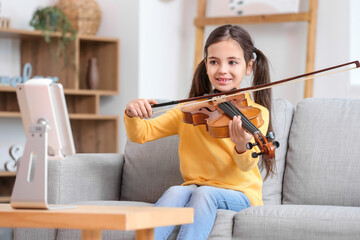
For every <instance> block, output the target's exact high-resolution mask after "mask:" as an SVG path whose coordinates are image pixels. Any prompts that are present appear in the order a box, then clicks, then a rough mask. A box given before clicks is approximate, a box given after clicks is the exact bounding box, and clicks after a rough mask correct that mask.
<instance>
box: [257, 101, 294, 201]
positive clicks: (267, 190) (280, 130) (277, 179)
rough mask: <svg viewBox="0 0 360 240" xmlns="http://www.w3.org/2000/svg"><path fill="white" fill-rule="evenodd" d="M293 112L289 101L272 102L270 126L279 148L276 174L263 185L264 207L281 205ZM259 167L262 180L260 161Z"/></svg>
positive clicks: (262, 171) (264, 170)
mask: <svg viewBox="0 0 360 240" xmlns="http://www.w3.org/2000/svg"><path fill="white" fill-rule="evenodd" d="M293 112H294V106H293V105H292V104H291V103H290V102H289V101H287V100H285V99H282V98H278V99H275V100H274V102H273V105H272V125H273V132H274V133H275V140H276V141H278V142H279V143H280V147H279V148H277V149H276V150H275V160H276V168H275V171H276V174H275V175H273V176H271V177H268V178H267V179H266V180H265V181H264V184H263V192H262V193H263V196H262V197H263V202H264V205H274V204H281V197H282V194H281V192H282V182H283V176H284V166H285V156H286V151H287V146H288V137H289V129H290V125H291V121H292V116H293ZM259 167H260V170H261V176H262V177H263V178H264V177H265V175H266V169H265V168H262V166H261V161H259Z"/></svg>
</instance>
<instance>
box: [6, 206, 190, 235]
mask: <svg viewBox="0 0 360 240" xmlns="http://www.w3.org/2000/svg"><path fill="white" fill-rule="evenodd" d="M193 217H194V211H193V209H192V208H165V207H164V208H163V207H126V206H85V205H78V206H77V207H76V208H74V209H66V210H65V209H64V210H29V209H13V208H12V207H11V206H10V204H0V227H10V228H17V227H25V228H71V229H74V228H75V229H81V230H82V239H83V240H84V239H101V235H102V234H101V231H102V230H125V231H129V230H135V231H136V240H139V239H154V228H155V227H162V226H169V225H181V224H188V223H192V222H193Z"/></svg>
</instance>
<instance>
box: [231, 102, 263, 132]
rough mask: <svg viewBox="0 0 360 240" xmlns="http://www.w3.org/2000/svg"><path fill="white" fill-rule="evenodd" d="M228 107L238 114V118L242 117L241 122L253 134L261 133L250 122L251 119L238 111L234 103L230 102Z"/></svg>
mask: <svg viewBox="0 0 360 240" xmlns="http://www.w3.org/2000/svg"><path fill="white" fill-rule="evenodd" d="M228 105H229V107H230V108H231V109H233V111H234V112H236V114H235V115H236V116H238V115H240V116H241V121H242V123H243V125H244V127H245V128H246V129H247V130H249V131H250V132H251V133H255V132H257V131H259V129H258V128H257V127H256V126H255V125H254V124H253V123H252V122H251V121H250V119H249V118H248V117H246V115H245V114H244V113H243V112H241V110H240V109H238V108H237V107H236V106H235V105H234V104H233V103H232V102H228Z"/></svg>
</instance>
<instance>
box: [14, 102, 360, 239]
mask: <svg viewBox="0 0 360 240" xmlns="http://www.w3.org/2000/svg"><path fill="white" fill-rule="evenodd" d="M359 118H360V100H347V99H315V98H313V99H306V100H303V101H301V102H300V103H299V104H298V105H297V107H296V109H294V107H293V106H292V105H291V104H290V103H289V102H287V101H286V100H283V99H276V100H275V101H274V106H273V116H272V119H273V124H274V132H275V134H276V139H277V141H279V142H280V148H278V149H277V150H276V162H277V170H276V171H277V174H276V175H275V176H274V177H272V178H269V179H268V180H266V181H265V182H264V187H263V201H264V206H258V207H250V208H248V209H245V210H243V211H241V212H233V211H227V210H218V212H217V218H216V222H215V225H214V227H213V229H212V232H211V234H210V236H209V239H277V240H278V239H286V240H288V239H334V240H335V239H336V240H338V239H360V143H359V140H358V136H360V124H359ZM177 142H178V138H177V136H171V137H167V138H164V139H160V140H157V141H153V142H149V143H146V144H136V143H132V142H128V143H127V145H126V148H125V152H124V154H123V155H122V154H79V155H76V156H73V157H69V158H67V159H65V160H62V161H50V162H49V201H50V202H52V203H61V204H63V203H74V202H75V203H76V204H92V205H93V204H107V205H151V204H152V203H154V202H155V201H156V200H157V199H158V198H159V197H160V195H161V194H162V193H163V192H164V191H165V190H166V189H167V188H168V187H170V186H172V185H177V184H181V183H182V178H181V175H180V173H179V167H178V155H177ZM263 173H264V171H262V174H263ZM119 200H120V201H119ZM14 232H15V239H27V240H28V239H80V231H78V230H65V229H59V230H49V229H15V231H14ZM133 238H134V233H133V232H120V231H119V232H117V231H104V232H103V239H133Z"/></svg>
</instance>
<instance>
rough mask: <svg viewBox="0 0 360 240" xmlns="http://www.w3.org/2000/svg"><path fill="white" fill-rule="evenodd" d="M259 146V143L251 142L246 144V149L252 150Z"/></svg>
mask: <svg viewBox="0 0 360 240" xmlns="http://www.w3.org/2000/svg"><path fill="white" fill-rule="evenodd" d="M256 145H258V144H257V143H251V142H248V143H247V144H246V149H248V150H250V149H252V148H253V147H254V146H256Z"/></svg>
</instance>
